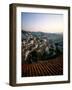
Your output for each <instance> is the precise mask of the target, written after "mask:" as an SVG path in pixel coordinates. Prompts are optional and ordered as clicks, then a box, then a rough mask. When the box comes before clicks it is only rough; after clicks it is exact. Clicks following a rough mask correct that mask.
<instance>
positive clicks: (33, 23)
mask: <svg viewBox="0 0 72 90" xmlns="http://www.w3.org/2000/svg"><path fill="white" fill-rule="evenodd" d="M21 29H22V30H25V31H33V32H38V31H40V32H49V33H62V32H63V29H64V17H63V14H50V13H28V12H22V13H21Z"/></svg>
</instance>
